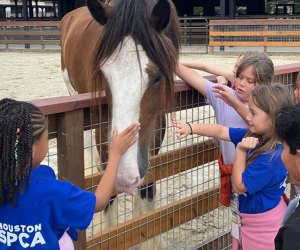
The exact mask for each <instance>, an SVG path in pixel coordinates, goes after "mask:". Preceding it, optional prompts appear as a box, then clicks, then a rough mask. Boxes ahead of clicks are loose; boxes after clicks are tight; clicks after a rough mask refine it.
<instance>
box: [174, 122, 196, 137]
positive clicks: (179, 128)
mask: <svg viewBox="0 0 300 250" xmlns="http://www.w3.org/2000/svg"><path fill="white" fill-rule="evenodd" d="M172 123H173V126H174V127H175V131H174V133H175V135H176V138H177V139H182V138H185V137H187V136H188V135H189V134H190V133H191V132H192V131H191V127H190V126H189V125H188V124H187V123H185V122H182V121H178V120H172Z"/></svg>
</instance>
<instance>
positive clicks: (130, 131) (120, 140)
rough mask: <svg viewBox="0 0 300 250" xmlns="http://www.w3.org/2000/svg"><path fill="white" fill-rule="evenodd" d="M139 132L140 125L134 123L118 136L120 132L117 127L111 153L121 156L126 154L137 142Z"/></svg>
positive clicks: (112, 140)
mask: <svg viewBox="0 0 300 250" xmlns="http://www.w3.org/2000/svg"><path fill="white" fill-rule="evenodd" d="M139 130H140V124H139V123H132V124H131V125H129V126H128V127H127V128H126V129H125V130H124V131H123V132H122V133H120V134H118V130H117V128H116V127H115V128H114V129H113V131H112V135H111V144H110V151H111V152H114V153H117V154H120V155H122V154H124V153H125V151H126V150H127V149H128V148H129V147H130V146H131V145H132V144H133V143H135V142H136V141H137V139H138V137H139Z"/></svg>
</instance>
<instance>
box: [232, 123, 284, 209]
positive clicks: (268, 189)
mask: <svg viewBox="0 0 300 250" xmlns="http://www.w3.org/2000/svg"><path fill="white" fill-rule="evenodd" d="M246 133H247V129H240V128H229V136H230V139H231V141H232V142H233V143H234V144H235V145H237V144H238V143H239V142H240V141H242V139H243V138H244V136H245V134H246ZM282 150H283V146H282V145H281V144H277V146H276V148H275V150H273V151H272V152H268V153H265V154H260V155H258V156H257V157H256V158H255V159H254V160H253V161H252V162H251V163H250V164H249V165H247V167H246V169H245V171H244V173H243V174H242V180H243V182H244V185H245V187H246V190H247V191H246V192H245V193H244V194H241V195H239V211H240V212H241V213H246V214H257V213H262V212H266V211H268V210H270V209H272V208H274V207H276V206H277V205H278V204H279V201H280V199H281V196H282V195H283V193H284V191H285V188H286V177H287V170H286V168H285V166H284V164H283V162H282V160H281V153H282Z"/></svg>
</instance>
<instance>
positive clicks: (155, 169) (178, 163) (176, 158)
mask: <svg viewBox="0 0 300 250" xmlns="http://www.w3.org/2000/svg"><path fill="white" fill-rule="evenodd" d="M218 153H219V143H218V141H217V140H214V139H213V140H207V141H204V142H201V143H198V144H194V145H191V146H187V147H186V148H184V149H183V148H180V149H176V150H174V151H169V152H167V153H163V154H160V155H156V156H152V157H150V166H151V167H149V170H150V175H148V176H147V177H146V178H145V180H144V183H143V184H144V185H146V184H147V183H153V182H154V181H158V180H161V179H163V178H166V177H169V176H172V175H175V174H178V173H181V172H183V171H186V170H189V169H192V168H194V167H198V166H201V165H203V164H206V163H208V162H211V161H214V160H216V159H217V156H218ZM102 176H103V173H96V174H93V175H89V176H86V177H85V188H86V189H88V190H90V191H95V189H96V187H97V185H98V183H99V182H100V179H101V178H102ZM116 194H117V192H116V191H115V192H114V194H113V195H116Z"/></svg>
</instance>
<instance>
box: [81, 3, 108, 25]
mask: <svg viewBox="0 0 300 250" xmlns="http://www.w3.org/2000/svg"><path fill="white" fill-rule="evenodd" d="M86 5H87V7H88V9H89V11H90V13H91V15H92V16H93V18H94V19H95V20H96V21H97V22H98V23H100V24H101V25H105V24H106V23H107V21H108V19H109V17H110V15H111V11H112V7H111V6H109V5H108V4H103V3H102V2H100V1H98V0H86Z"/></svg>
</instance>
